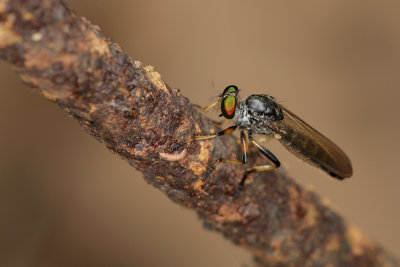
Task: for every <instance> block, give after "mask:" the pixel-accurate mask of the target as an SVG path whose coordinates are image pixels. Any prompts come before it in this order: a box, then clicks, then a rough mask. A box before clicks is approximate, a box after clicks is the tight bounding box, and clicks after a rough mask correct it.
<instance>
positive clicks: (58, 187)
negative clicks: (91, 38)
mask: <svg viewBox="0 0 400 267" xmlns="http://www.w3.org/2000/svg"><path fill="white" fill-rule="evenodd" d="M67 3H68V4H69V5H70V7H71V8H73V9H74V10H75V11H76V12H77V13H78V14H80V15H83V16H86V17H87V18H89V19H90V20H91V21H92V22H93V23H94V24H97V25H99V26H100V27H101V28H102V30H103V32H104V34H105V35H107V36H109V37H111V38H112V39H113V40H115V41H116V42H118V43H119V44H120V45H121V46H122V48H123V49H124V50H125V51H126V52H127V53H128V54H130V55H131V56H132V57H133V58H134V59H137V60H140V61H142V62H143V63H144V64H145V65H153V66H154V67H155V68H156V70H157V71H158V72H159V73H160V74H161V75H162V77H163V79H164V80H165V81H166V82H167V83H168V84H169V85H171V86H173V87H177V88H180V89H181V90H182V92H183V94H184V95H186V96H187V97H188V98H189V99H190V100H191V101H192V102H194V103H197V104H201V105H206V104H207V103H209V102H210V99H211V97H213V96H215V95H217V94H218V93H219V92H220V91H221V90H222V89H223V88H224V87H225V86H226V85H228V84H237V85H238V86H239V87H240V88H241V89H243V90H242V92H241V94H242V96H247V95H249V94H251V93H268V94H271V95H273V96H275V97H276V98H277V99H278V100H280V102H282V103H283V104H284V105H286V106H287V107H289V108H290V109H291V110H292V111H294V112H295V113H296V114H298V115H299V116H300V117H302V118H304V119H305V120H306V121H307V122H309V123H310V124H311V125H313V126H314V127H315V128H317V129H318V130H319V131H321V132H323V133H324V134H325V135H327V136H328V137H330V138H331V139H333V140H334V141H335V142H336V143H337V144H339V145H340V146H341V147H342V148H343V149H344V150H345V151H346V152H347V153H348V155H349V156H350V158H351V159H352V162H353V167H354V176H353V177H352V178H351V179H349V180H346V181H344V182H337V181H335V180H334V179H330V178H329V177H328V176H327V175H325V174H324V173H322V172H321V171H319V170H317V169H315V168H313V167H310V166H309V165H307V164H305V163H303V162H302V161H300V160H297V159H296V158H294V157H293V156H292V155H290V154H289V153H288V152H287V151H286V150H285V149H284V148H282V147H280V146H279V145H278V144H276V143H271V145H270V148H271V150H272V151H273V152H274V153H275V154H276V155H277V156H278V158H280V159H281V161H282V162H283V165H284V167H285V168H287V169H288V170H289V172H290V173H292V174H293V176H295V177H296V178H297V179H298V180H299V182H301V183H303V184H313V185H314V186H315V190H316V191H317V192H318V193H319V194H320V195H322V196H326V197H328V198H329V199H330V200H331V201H332V202H333V203H334V205H335V206H336V207H337V209H338V210H339V211H340V213H341V214H342V215H343V216H344V217H346V218H347V219H348V220H349V221H351V222H353V223H355V224H356V225H358V226H359V227H360V228H361V229H362V230H363V231H364V232H366V233H367V234H368V235H369V236H371V237H372V238H374V239H375V240H377V241H379V242H380V243H381V244H383V245H384V246H385V247H386V248H387V249H388V250H389V251H391V252H393V253H394V254H395V255H397V256H399V257H400V252H399V251H400V249H399V248H400V231H399V229H398V228H399V224H400V212H399V202H400V193H399V192H400V191H399V190H400V179H399V168H398V167H399V165H400V161H399V154H398V153H399V151H400V145H399V144H400V142H399V140H398V138H399V137H400V111H399V105H398V103H399V101H400V92H399V88H400V75H399V73H400V72H399V71H400V32H399V25H400V16H399V14H400V2H399V1H379V2H378V1H365V0H363V1H361V0H360V1H352V2H351V3H349V1H345V0H339V1H329V2H328V1H316V0H315V1H307V2H299V1H290V2H287V1H285V3H281V2H279V1H210V0H207V1H187V0H179V1H178V0H177V1H165V0H160V1H131V0H130V1H128V0H118V1H117V0H115V1H106V0H101V1H99V0H97V1H94V0H91V1H89V0H79V1H78V0H69V1H67ZM0 80H1V89H0V125H1V127H0V135H1V136H0V137H1V138H0V214H1V215H0V216H1V218H0V236H1V238H0V265H1V266H243V264H245V263H248V262H249V259H250V255H249V254H248V253H247V252H246V251H244V250H242V249H240V248H238V247H236V246H234V245H232V244H231V243H229V242H228V241H226V240H224V239H223V238H222V237H221V236H220V235H218V234H216V233H213V232H209V231H206V230H204V229H203V228H202V226H201V222H200V221H199V220H198V219H197V217H196V214H195V213H194V212H192V211H190V210H187V209H184V208H181V207H179V206H177V205H176V204H173V203H172V202H171V201H170V200H169V199H167V197H165V196H164V195H163V194H162V193H161V192H160V191H158V190H156V189H154V188H153V187H151V186H149V185H147V184H146V183H145V182H144V180H143V179H142V178H141V174H140V173H138V172H137V171H135V170H134V169H133V168H131V167H130V166H129V165H128V164H127V163H126V162H124V161H122V160H120V159H118V158H117V157H115V156H114V155H112V154H111V153H110V152H109V151H107V149H106V148H105V147H104V146H103V145H101V144H100V143H98V142H96V141H95V140H94V139H93V138H91V137H90V136H88V135H87V134H86V133H85V132H84V131H83V130H82V129H81V128H80V127H79V125H78V123H77V122H76V121H74V120H72V119H70V118H69V117H68V116H67V114H66V113H64V112H63V111H61V110H60V109H59V108H58V107H57V106H56V105H55V104H53V103H50V102H49V101H47V100H45V99H43V98H42V97H41V96H39V95H36V94H34V93H32V92H31V91H30V89H28V88H27V87H25V86H24V85H23V84H22V83H21V81H20V80H19V79H18V77H17V76H16V75H15V74H14V73H13V71H11V70H10V68H9V66H7V65H6V64H4V63H1V65H0ZM212 84H215V87H214V86H213V85H212ZM154 229H156V230H154Z"/></svg>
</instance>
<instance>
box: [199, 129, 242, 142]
mask: <svg viewBox="0 0 400 267" xmlns="http://www.w3.org/2000/svg"><path fill="white" fill-rule="evenodd" d="M236 128H237V126H231V127H229V128H226V129H225V130H223V131H220V132H219V133H217V134H210V135H199V136H195V137H194V140H206V139H211V138H215V137H217V136H222V135H227V134H230V133H233V132H234V131H235V130H236Z"/></svg>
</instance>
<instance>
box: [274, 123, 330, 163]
mask: <svg viewBox="0 0 400 267" xmlns="http://www.w3.org/2000/svg"><path fill="white" fill-rule="evenodd" d="M285 131H286V134H285V135H283V136H282V138H281V139H280V142H281V143H282V144H283V145H284V146H285V147H286V148H287V149H288V150H289V151H290V152H292V153H295V154H300V155H296V156H301V158H303V159H308V160H312V161H313V159H314V158H319V159H321V160H326V159H327V158H328V157H329V154H328V153H327V151H326V150H325V149H324V148H323V147H322V146H320V145H319V144H318V143H316V142H315V140H313V139H312V138H311V137H310V136H308V135H306V134H304V133H302V132H299V131H296V129H293V128H288V127H286V129H285Z"/></svg>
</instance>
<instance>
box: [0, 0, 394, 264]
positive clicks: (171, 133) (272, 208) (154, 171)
mask: <svg viewBox="0 0 400 267" xmlns="http://www.w3.org/2000/svg"><path fill="white" fill-rule="evenodd" d="M0 58H2V59H3V60H5V61H6V62H8V63H9V64H10V65H11V66H12V67H13V68H14V69H15V70H16V72H17V73H18V74H19V76H20V77H21V79H22V80H23V81H24V82H25V83H26V84H28V85H29V86H31V87H32V88H34V90H35V91H37V92H38V93H40V94H41V95H43V96H44V97H46V98H48V99H50V100H51V101H54V102H55V103H57V104H58V105H59V106H60V107H61V108H63V109H64V110H65V111H67V112H68V113H69V114H71V115H72V116H73V117H74V118H76V119H77V120H78V121H79V123H80V124H81V125H82V127H83V128H84V129H85V130H86V131H87V132H88V133H90V134H91V135H92V136H94V137H95V138H96V139H97V140H99V141H100V142H102V143H104V144H105V145H106V146H107V147H108V148H109V149H110V150H112V151H114V152H115V153H116V154H118V155H119V156H120V157H122V158H123V159H125V160H127V161H128V162H129V163H130V164H131V165H132V166H133V167H135V168H136V169H138V170H140V171H141V172H143V174H144V177H145V179H146V180H147V181H148V183H150V184H152V185H153V186H155V187H157V188H159V189H160V190H162V191H163V192H165V193H166V194H167V195H168V197H169V198H171V199H172V200H173V201H175V202H177V203H179V204H181V205H184V206H186V207H188V208H191V209H194V210H196V211H197V212H198V214H199V215H200V216H201V218H202V219H203V220H204V222H205V225H206V226H207V227H208V228H211V229H214V230H217V231H219V232H221V233H223V235H224V236H225V237H226V238H228V239H230V240H232V241H233V242H234V243H236V244H238V245H240V246H243V247H246V248H247V249H249V250H250V251H251V252H252V253H253V254H254V255H255V257H256V258H257V260H258V261H257V262H258V264H259V265H262V266H327V265H330V266H384V265H385V266H396V265H397V262H396V260H395V259H394V258H393V257H391V256H390V255H388V253H387V252H385V251H384V250H383V249H382V248H381V247H380V246H379V245H377V244H376V243H375V242H373V241H371V240H370V239H369V238H367V237H366V236H365V235H364V234H362V233H361V232H360V231H359V230H357V229H356V228H355V227H353V226H350V225H349V224H347V223H346V222H345V221H344V220H343V218H342V217H340V216H339V215H338V214H337V213H336V212H335V211H333V210H332V209H331V208H330V207H329V206H327V205H326V204H324V203H323V201H322V200H321V199H320V198H319V197H318V196H317V195H316V194H315V193H313V192H311V191H309V190H307V189H304V188H302V187H301V186H299V185H298V184H297V183H296V182H294V181H293V180H292V179H291V178H289V177H288V176H287V175H286V174H285V172H284V171H283V170H281V169H280V170H278V171H273V172H265V173H259V174H256V175H253V176H252V179H249V181H248V182H247V183H246V185H245V187H244V190H243V191H242V192H241V194H240V195H239V197H238V198H234V197H233V195H234V193H235V190H236V188H237V186H238V182H239V181H240V178H241V177H242V175H243V172H244V168H243V166H236V165H230V164H223V163H218V158H219V157H221V156H222V157H227V158H234V157H236V154H237V153H238V146H237V144H236V141H235V139H234V137H232V136H226V137H221V138H216V139H213V140H206V141H201V142H193V141H191V140H192V138H193V137H194V136H195V135H204V134H208V133H210V132H212V131H216V130H217V129H216V127H215V125H213V124H212V123H211V122H210V121H209V120H208V119H207V118H206V117H204V115H202V114H201V113H199V112H198V110H197V109H196V108H195V107H194V106H193V105H191V104H190V102H189V101H188V99H187V98H185V97H184V96H183V95H182V94H181V93H180V92H179V90H177V89H174V88H171V87H170V86H168V85H167V84H165V83H164V82H163V81H162V79H161V77H160V75H159V74H158V73H157V72H155V71H154V70H153V68H152V67H150V66H147V67H145V66H143V65H142V64H141V63H140V62H138V61H134V60H132V59H131V58H130V57H129V56H128V55H126V54H125V53H124V52H123V51H122V50H121V48H120V47H119V46H118V45H117V44H116V43H114V42H113V41H111V40H110V39H108V38H106V37H104V36H103V35H102V33H101V32H100V30H99V28H98V27H96V26H94V25H92V24H90V23H89V22H88V20H87V19H85V18H84V17H80V16H77V15H76V14H75V13H74V12H72V11H71V10H70V9H69V8H68V7H67V6H66V5H65V4H64V3H63V2H61V1H57V0H24V1H23V0H0ZM250 158H252V159H254V160H253V162H251V163H250V164H252V163H253V164H254V163H255V162H258V161H264V159H261V158H260V157H259V156H258V155H252V157H250Z"/></svg>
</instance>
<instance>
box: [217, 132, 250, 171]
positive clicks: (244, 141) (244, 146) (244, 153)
mask: <svg viewBox="0 0 400 267" xmlns="http://www.w3.org/2000/svg"><path fill="white" fill-rule="evenodd" d="M240 147H241V148H242V160H241V161H240V160H237V159H225V158H220V159H219V161H220V162H228V163H233V164H239V165H243V164H246V163H247V159H248V156H247V151H248V150H249V148H248V145H247V139H246V135H245V134H244V132H243V131H241V132H240Z"/></svg>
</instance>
